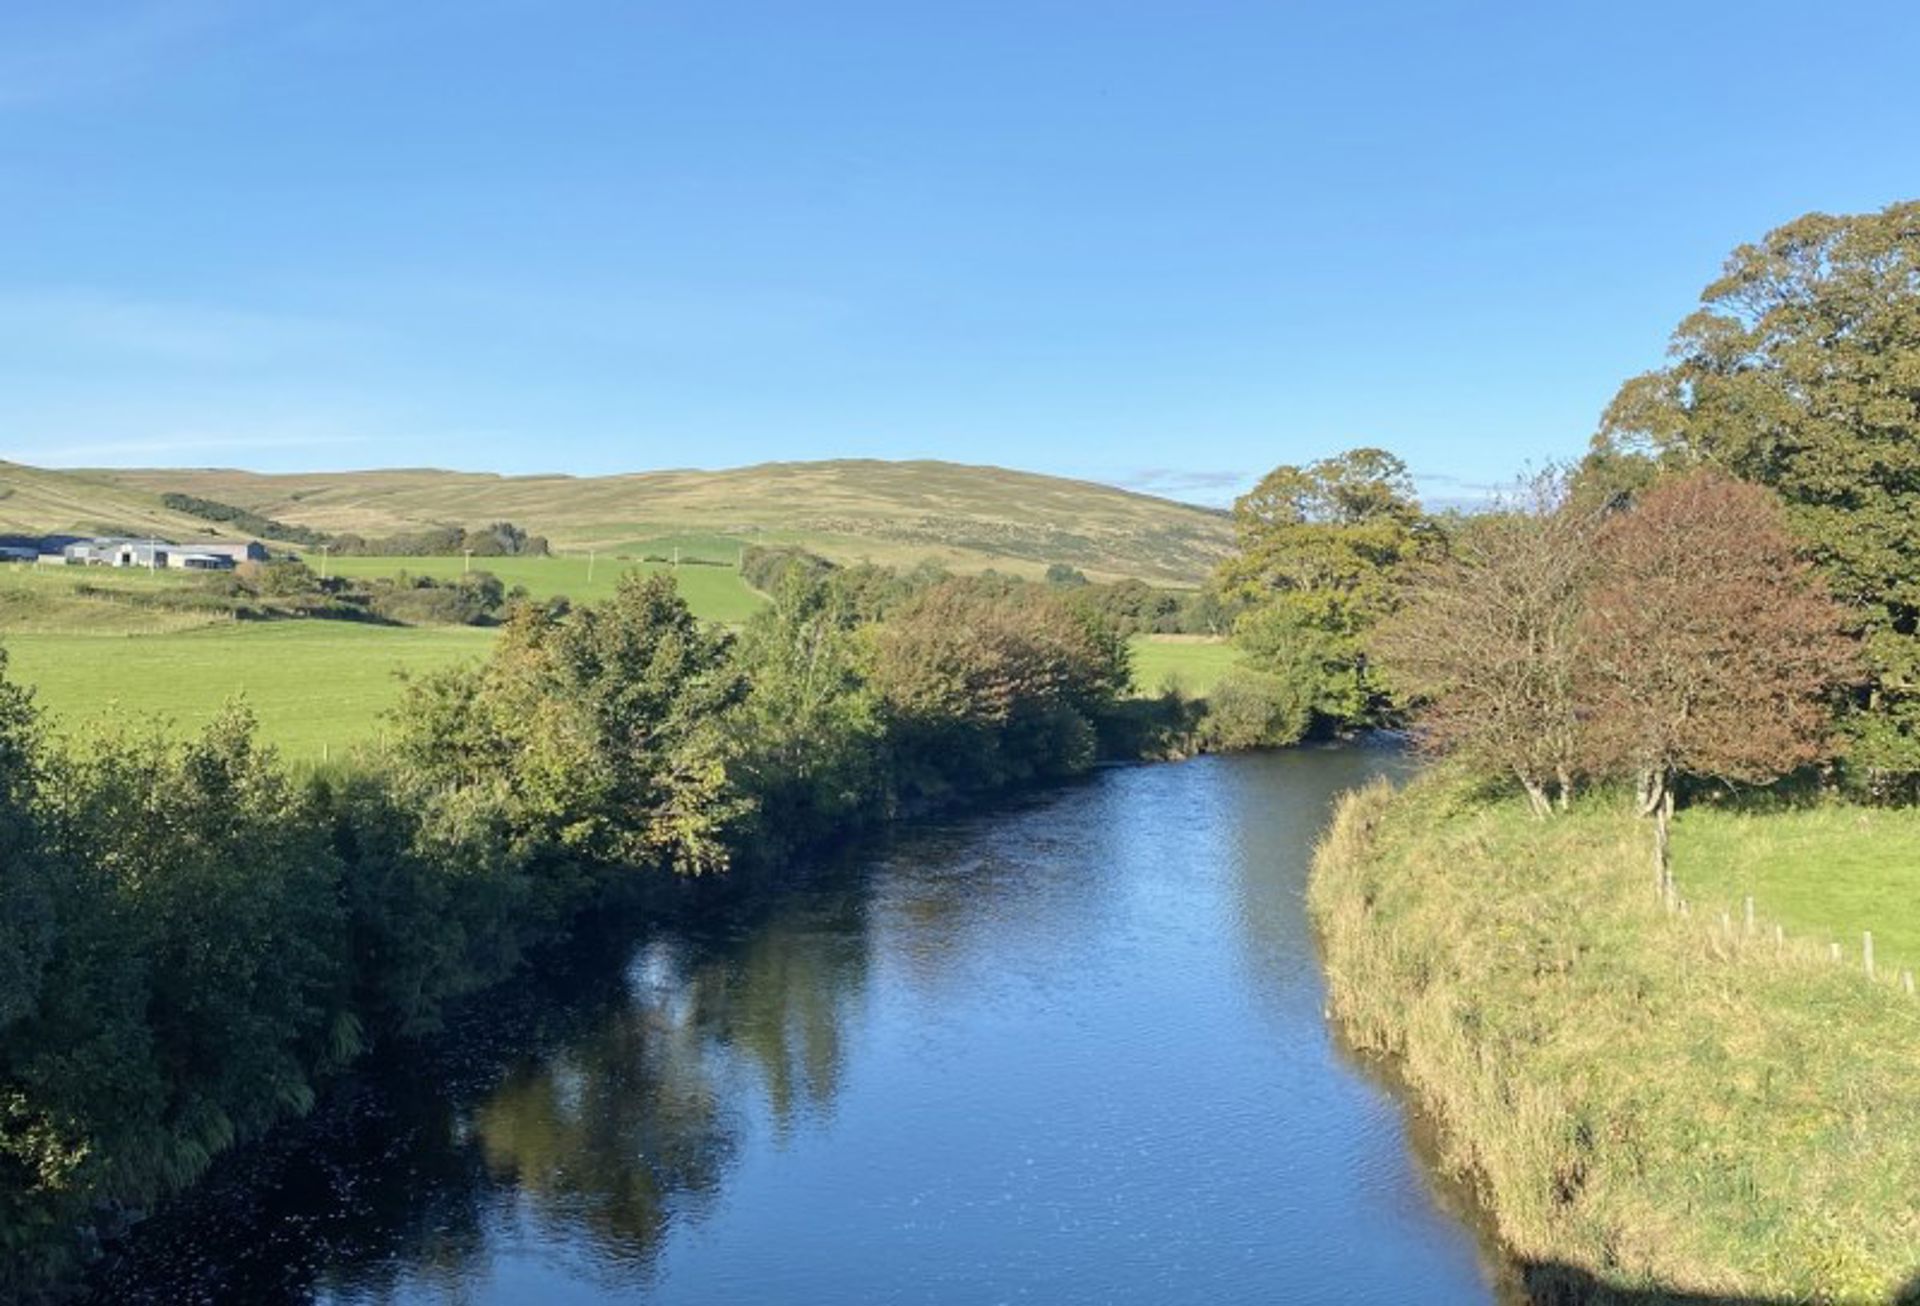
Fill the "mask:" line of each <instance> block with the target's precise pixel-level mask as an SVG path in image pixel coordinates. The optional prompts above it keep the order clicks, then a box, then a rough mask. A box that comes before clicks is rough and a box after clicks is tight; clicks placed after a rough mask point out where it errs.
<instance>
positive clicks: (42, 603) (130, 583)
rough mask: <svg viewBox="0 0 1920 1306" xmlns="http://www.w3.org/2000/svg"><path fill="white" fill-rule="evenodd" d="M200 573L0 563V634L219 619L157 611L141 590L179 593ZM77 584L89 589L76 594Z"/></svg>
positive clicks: (109, 630) (159, 628)
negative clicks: (143, 603)
mask: <svg viewBox="0 0 1920 1306" xmlns="http://www.w3.org/2000/svg"><path fill="white" fill-rule="evenodd" d="M201 581H202V578H201V577H198V576H192V575H189V574H187V573H185V572H178V571H146V570H143V569H141V568H137V567H124V568H123V567H39V566H28V565H21V564H17V563H10V564H7V565H4V566H0V634H19V633H23V632H32V633H35V634H60V635H130V634H163V633H167V632H171V631H180V630H189V629H192V628H194V627H197V626H205V625H210V624H212V623H214V622H216V621H225V620H226V615H225V614H224V613H217V612H172V611H158V610H155V609H154V608H152V607H144V606H140V600H141V598H142V597H143V596H148V595H157V594H162V593H165V592H168V591H171V592H174V593H176V594H177V593H182V592H186V591H191V590H192V589H193V588H194V587H195V586H197V585H198V584H200V583H201ZM82 587H85V589H87V590H89V591H93V592H92V593H90V594H82V592H81V590H82Z"/></svg>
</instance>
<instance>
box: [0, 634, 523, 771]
mask: <svg viewBox="0 0 1920 1306" xmlns="http://www.w3.org/2000/svg"><path fill="white" fill-rule="evenodd" d="M493 637H494V632H493V631H491V630H480V629H474V628H472V627H465V626H456V627H437V628H428V629H421V628H410V627H401V628H396V627H390V626H366V625H359V624H356V623H351V622H339V621H285V622H267V623H259V624H241V625H222V626H218V627H213V628H208V629H204V630H195V631H187V632H184V633H173V634H158V635H135V636H128V637H123V638H111V637H105V636H101V635H47V634H8V635H7V636H6V637H5V640H4V643H5V647H6V650H7V654H8V658H9V667H8V675H9V677H10V678H11V679H13V680H16V681H18V682H19V683H21V684H26V685H31V686H32V687H33V689H34V692H35V697H36V700H37V701H38V702H39V703H40V705H41V706H42V707H43V708H45V709H46V711H47V712H48V714H49V717H50V719H51V721H52V723H53V725H54V727H55V728H56V729H60V730H74V729H84V728H86V727H87V726H90V725H95V724H102V723H114V722H125V721H127V720H128V719H129V717H131V716H140V715H145V716H153V717H159V718H164V719H165V720H166V722H167V723H168V725H169V727H170V728H171V729H173V730H176V731H191V730H196V729H198V728H199V727H201V726H203V725H205V724H206V723H207V722H208V721H210V720H211V719H212V718H213V716H214V714H215V713H217V712H218V711H219V710H220V709H221V707H222V706H223V705H224V704H225V703H226V702H227V701H228V700H229V699H231V698H234V697H236V696H238V697H243V698H245V700H246V701H247V703H248V704H249V706H251V707H252V709H253V711H254V713H255V714H256V715H257V716H258V717H259V719H260V735H261V738H262V740H263V741H264V742H266V743H269V744H272V745H274V746H275V747H277V748H279V749H281V750H282V751H283V752H284V753H285V754H286V755H287V756H288V757H290V758H293V759H296V760H318V759H319V758H320V757H321V755H322V752H323V750H325V751H327V752H330V753H336V754H337V753H341V752H344V751H345V750H347V749H348V748H350V747H352V746H353V745H354V744H356V743H359V742H362V741H364V740H368V739H371V738H372V737H373V736H374V735H375V733H376V731H377V730H378V728H379V720H380V714H381V713H382V712H384V711H386V709H387V708H389V707H390V706H392V704H393V703H394V702H396V701H397V700H398V698H399V693H400V682H399V680H398V678H397V676H396V672H398V671H399V670H400V669H401V668H406V669H409V670H412V671H427V670H432V669H434V668H437V667H443V666H448V665H450V664H452V663H455V662H460V661H463V660H466V659H469V658H478V657H481V656H483V655H484V654H485V653H486V651H487V649H488V647H489V646H490V645H491V643H492V641H493Z"/></svg>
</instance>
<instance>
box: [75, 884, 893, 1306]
mask: <svg viewBox="0 0 1920 1306" xmlns="http://www.w3.org/2000/svg"><path fill="white" fill-rule="evenodd" d="M866 892H867V890H866V881H865V878H864V877H863V876H861V875H860V874H858V873H857V872H856V871H853V870H837V871H828V872H823V873H822V874H821V876H820V882H819V883H816V884H814V885H811V886H807V887H804V888H802V889H801V890H799V891H797V892H794V893H791V894H786V895H782V896H780V897H779V898H778V900H777V901H776V902H774V903H773V904H772V906H773V910H771V911H762V912H757V913H756V912H752V911H750V910H749V909H744V908H741V907H738V906H725V905H722V906H720V907H719V908H717V910H716V914H717V916H718V920H717V921H716V922H715V923H712V924H709V925H706V926H704V927H702V928H700V929H697V930H689V931H671V930H663V931H661V932H659V933H658V934H657V935H656V936H654V937H652V938H650V939H648V940H646V941H644V942H642V943H641V944H640V945H639V946H638V947H637V948H636V949H635V950H634V951H633V952H632V954H631V957H630V959H629V960H628V962H627V963H626V964H625V965H624V966H622V965H620V964H619V962H618V961H617V960H613V961H609V959H608V958H606V957H604V956H602V957H594V958H588V959H580V958H575V959H574V961H575V962H576V963H580V962H582V961H583V960H584V964H580V965H578V966H577V968H576V970H575V971H573V972H571V973H567V974H562V975H551V974H550V975H546V976H536V977H532V978H530V979H528V980H527V981H525V982H522V983H519V984H516V985H513V986H510V987H509V988H508V989H507V990H504V991H501V992H497V993H493V994H488V995H485V996H484V997H483V998H481V999H480V1000H479V1001H477V1002H476V1003H474V1004H473V1009H472V1010H470V1011H468V1012H466V1013H464V1014H463V1018H462V1019H461V1020H460V1021H459V1023H458V1026H457V1027H456V1028H455V1029H454V1030H452V1031H450V1033H449V1035H448V1036H447V1037H445V1038H443V1039H440V1040H436V1041H435V1042H433V1043H432V1044H430V1045H428V1046H426V1047H421V1048H403V1049H401V1050H400V1051H399V1053H398V1060H399V1062H400V1064H397V1065H387V1064H375V1065H372V1066H370V1067H368V1068H367V1070H366V1071H365V1072H364V1073H363V1074H362V1075H361V1076H360V1077H359V1078H357V1079H356V1080H355V1081H354V1082H353V1083H352V1084H350V1085H343V1086H341V1088H340V1089H339V1091H337V1092H335V1093H333V1094H331V1095H330V1096H329V1098H328V1100H327V1102H326V1104H325V1105H324V1106H323V1107H322V1108H321V1110H320V1111H319V1112H317V1113H316V1114H315V1116H314V1117H313V1118H311V1119H309V1120H307V1121H305V1122H302V1123H301V1124H299V1125H297V1126H294V1127H291V1128H288V1129H285V1130H282V1131H280V1132H279V1133H277V1134H276V1135H275V1136H274V1137H273V1138H271V1139H269V1140H268V1141H267V1142H266V1143H263V1144H261V1145H258V1146H255V1147H252V1148H247V1149H243V1150H242V1151H241V1152H239V1153H236V1154H235V1155H234V1156H232V1157H231V1158H230V1159H228V1160H227V1161H225V1162H223V1163H222V1164H221V1165H220V1166H219V1167H218V1168H217V1169H216V1171H215V1173H214V1174H213V1175H211V1176H210V1177H209V1179H208V1181H207V1182H206V1183H204V1184H203V1185H201V1186H200V1187H199V1188H198V1189H196V1190H195V1191H194V1192H192V1193H190V1194H188V1195H187V1196H186V1197H185V1198H183V1199H182V1200H180V1201H178V1202H176V1203H174V1204H173V1205H172V1206H171V1207H169V1208H168V1209H167V1210H166V1211H165V1212H163V1213H162V1214H160V1215H159V1216H157V1217H155V1218H154V1219H151V1220H149V1221H147V1222H146V1223H144V1224H143V1225H141V1226H140V1227H139V1228H138V1229H137V1230H136V1233H135V1235H134V1236H133V1237H132V1238H131V1239H130V1240H129V1243H128V1246H127V1247H126V1248H124V1249H123V1250H122V1251H121V1253H120V1254H118V1255H117V1256H116V1257H115V1258H114V1259H113V1261H112V1262H111V1264H109V1265H108V1266H107V1267H105V1268H104V1269H103V1271H102V1272H101V1273H100V1274H99V1275H98V1276H97V1277H96V1281H95V1285H94V1286H95V1291H96V1294H97V1296H98V1297H99V1299H100V1300H104V1301H154V1302H158V1301H167V1302H172V1301H179V1300H191V1299H203V1298H218V1299H223V1300H224V1299H247V1300H273V1299H280V1298H289V1297H291V1298H304V1297H309V1296H319V1297H322V1298H327V1299H333V1300H340V1301H361V1300H385V1299H389V1298H392V1297H394V1296H396V1295H398V1296H404V1295H407V1294H408V1293H409V1292H423V1291H424V1292H427V1293H430V1294H432V1295H434V1296H436V1297H438V1296H446V1297H452V1298H459V1297H462V1296H467V1295H471V1293H472V1290H473V1289H474V1288H475V1286H476V1285H477V1284H478V1283H479V1282H481V1281H482V1280H484V1279H485V1278H486V1276H487V1273H488V1263H489V1259H490V1258H489V1249H490V1248H491V1247H493V1246H494V1245H495V1244H497V1243H500V1242H503V1241H517V1240H520V1239H522V1238H526V1237H531V1238H535V1239H538V1240H540V1241H546V1242H554V1241H564V1242H566V1243H567V1244H568V1245H569V1246H572V1247H578V1248H581V1249H583V1251H584V1253H585V1257H586V1260H587V1261H588V1262H590V1263H589V1264H585V1265H582V1266H580V1267H579V1269H580V1271H581V1272H582V1273H583V1274H584V1275H585V1276H586V1277H589V1278H592V1279H597V1280H600V1281H602V1282H606V1283H618V1284H619V1285H620V1286H621V1287H623V1288H626V1289H632V1288H634V1287H638V1286H642V1285H644V1282H645V1280H646V1277H647V1274H648V1272H649V1271H650V1268H651V1265H652V1262H653V1258H654V1256H655V1254H656V1252H657V1251H658V1249H659V1247H660V1245H661V1242H662V1240H663V1238H664V1236H665V1234H666V1232H667V1230H668V1229H669V1228H670V1227H671V1225H672V1224H673V1222H674V1221H675V1220H677V1219H682V1218H687V1217H691V1216H695V1215H697V1213H698V1212H699V1211H700V1209H701V1208H702V1207H703V1206H704V1205H705V1204H706V1203H707V1202H709V1201H710V1200H711V1199H712V1197H713V1196H714V1195H715V1194H716V1193H717V1192H718V1190H719V1188H720V1184H721V1181H722V1179H723V1177H724V1175H725V1172H726V1169H727V1166H728V1164H729V1162H730V1161H731V1159H732V1158H733V1156H734V1155H735V1153H736V1151H737V1148H738V1140H739V1137H740V1135H741V1132H742V1131H743V1130H744V1129H747V1128H750V1127H752V1126H753V1124H754V1123H755V1122H756V1121H764V1123H765V1127H766V1128H767V1129H768V1130H769V1131H770V1132H771V1133H772V1135H773V1136H774V1137H775V1138H776V1139H784V1138H785V1137H787V1136H788V1135H789V1134H790V1133H791V1131H792V1130H794V1129H795V1128H797V1127H800V1126H801V1125H803V1124H804V1123H805V1122H806V1121H808V1120H813V1119H825V1118H827V1117H828V1115H829V1114H830V1112H831V1108H832V1104H833V1098H834V1094H835V1091H836V1088H837V1086H838V1083H839V1080H840V1076H841V1070H842V1063H843V1060H844V1051H843V1042H844V1040H843V1026H844V1024H845V1019H846V1013H847V1012H848V1011H849V1010H850V1009H851V1007H852V1006H854V1005H855V1004H857V1003H858V1002H860V1000H861V995H862V992H863V989H864V985H865V976H866V970H867V961H866V958H867V949H866V946H865V939H864V937H863V933H862V929H863V922H864V918H865V911H866V901H865V900H866ZM523 1225H525V1226H531V1228H530V1229H524V1230H523V1228H522V1226H523ZM555 1234H561V1235H564V1238H563V1239H559V1240H556V1239H555V1238H554V1235H555ZM543 1235H544V1236H543Z"/></svg>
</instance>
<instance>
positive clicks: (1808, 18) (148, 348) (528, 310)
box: [0, 0, 1920, 502]
mask: <svg viewBox="0 0 1920 1306" xmlns="http://www.w3.org/2000/svg"><path fill="white" fill-rule="evenodd" d="M1916 38H1920V11H1916V9H1915V8H1914V7H1912V6H1910V5H1906V4H1886V5H1855V4H1844V3H1843V4H1836V5H1828V6H1822V7H1813V8H1809V7H1807V6H1805V5H1804V4H1795V5H1784V4H1772V3H1738V4H1734V3H1727V4H1685V5H1676V4H1671V3H1667V4H1658V5H1655V4H1647V5H1640V4H1621V3H1609V4H1538V3H1525V4H1520V3H1514V4H1448V3H1433V4H1353V5H1336V4H1314V5H1304V4H1303V5H1290V4H1279V3H1265V4H1253V3H1244V4H1236V3H1208V2H1206V0H1178V2H1174V0H1168V2H1166V3H1161V2H1159V0H1151V2H1149V0H1099V2H1095V0H1083V2H1082V3H1074V4H1066V3H1051V2H1049V0H1018V2H1013V0H1009V2H1006V3H959V2H956V3H946V4H938V5H933V4H914V3H900V2H899V0H891V2H881V0H874V2H872V3H853V2H849V0H809V2H807V3H799V2H797V0H796V2H794V3H757V4H740V3H727V2H726V0H698V2H689V3H649V2H648V0H627V2H626V3H575V2H573V0H538V2H537V3H536V2H533V0H460V2H459V3H446V4H441V3H428V2H427V0H408V2H407V3H404V4H396V3H392V2H391V0H379V2H377V3H375V2H368V0H330V2H329V3H327V4H325V5H314V4H311V3H271V2H269V0H247V2H245V3H241V2H237V0H236V2H232V3H223V2H222V0H151V2H149V3H138V4H132V3H129V4H107V3H81V2H78V0H60V2H58V3H43V2H37V0H10V3H8V4H7V5H5V6H4V7H0V456H5V457H13V458H17V459H22V460H25V461H31V462H41V463H46V464H53V465H103V464H119V465H195V466H208V465H220V466H244V467H251V468H258V469H263V470H291V469H307V468H345V467H367V466H416V465H422V464H431V465H437V466H451V467H460V468H470V469H477V470H497V471H506V472H532V471H566V472H576V473H600V472H614V471H630V470H642V469H647V468H655V467H672V466H709V467H711V466H727V465H735V464H740V463H747V462H756V461H761V460H765V459H775V458H819V457H835V456H874V457H939V458H949V459H956V460H961V461H969V462H992V463H1002V464H1007V465H1011V466H1018V467H1025V468H1032V469H1035V470H1040V471H1047V472H1057V473H1064V474H1070V475H1077V476H1086V477H1091V478H1094V479H1098V480H1104V481H1110V482H1114V483H1119V484H1126V485H1131V486H1136V487H1140V488H1147V489H1154V490H1159V491H1161V492H1166V493H1171V494H1174V495H1175V496H1177V497H1184V498H1191V499H1196V500H1201V501H1208V502H1220V501H1223V500H1224V499H1225V498H1226V497H1228V496H1230V495H1231V494H1232V493H1233V492H1235V491H1236V490H1238V489H1240V488H1242V487H1244V486H1245V485H1246V484H1247V483H1249V482H1250V481H1251V480H1252V479H1254V478H1255V477H1256V476H1257V475H1258V474H1259V473H1260V472H1262V471H1264V470H1265V469H1267V468H1269V467H1271V466H1273V465H1274V464H1277V463H1281V462H1293V461H1299V460H1303V459H1308V458H1313V457H1317V456H1321V455H1323V454H1327V453H1331V452H1334V451H1337V450H1339V449H1342V448H1345V447H1349V446H1351V445H1354V444H1360V443H1371V444H1380V445H1384V446H1387V447H1389V448H1392V449H1394V450H1396V451H1398V452H1400V453H1401V454H1402V455H1403V456H1404V457H1406V458H1407V460H1408V461H1409V462H1410V463H1411V464H1412V465H1413V467H1414V469H1415V470H1416V472H1417V473H1418V474H1419V475H1420V477H1421V478H1422V483H1423V485H1424V487H1425V488H1426V489H1427V491H1428V492H1429V493H1430V494H1432V495H1434V496H1436V497H1450V496H1456V495H1470V494H1471V493H1472V492H1473V490H1472V487H1475V486H1480V485H1485V484H1487V483H1490V482H1499V481H1502V480H1505V479H1507V478H1509V477H1510V476H1512V475H1513V474H1514V473H1516V472H1517V471H1519V470H1520V469H1521V468H1522V467H1523V466H1524V465H1526V464H1529V463H1538V462H1539V461H1541V460H1542V459H1545V458H1550V457H1560V456H1567V455H1571V454H1574V453H1577V452H1578V451H1579V450H1580V449H1581V448H1582V447H1583V446H1584V443H1585V441H1586V438H1587V437H1588V435H1589V434H1590V433H1591V431H1592V429H1593V426H1594V423H1595V419H1596V417H1597V415H1598V413H1599V410H1600V409H1601V407H1602V406H1603V405H1604V404H1605V402H1606V400H1607V398H1608V397H1609V396H1610V395H1611V393H1612V391H1613V389H1614V387H1615V386H1616V385H1617V384H1618V382H1619V381H1620V380H1621V379H1622V378H1624V377H1625V376H1627V375H1629V374H1631V373H1633V372H1637V371H1640V370H1643V369H1645V368H1647V367H1649V366H1653V365H1655V364H1657V363H1658V361H1659V360H1660V357H1661V354H1662V351H1663V348H1664V344H1665V341H1666V337H1667V334H1668V333H1669V331H1670V330H1671V328H1672V327H1673V325H1674V324H1675V322H1677V321H1678V320H1679V318H1680V317H1682V316H1683V315H1684V314H1685V313H1686V312H1687V311H1688V310H1689V308H1690V306H1691V305H1692V303H1693V302H1694V300H1695V298H1696V296H1697V294H1698V292H1699V290H1700V288H1701V286H1703V285H1704V284H1705V283H1706V282H1707V281H1708V280H1709V279H1710V278H1711V277H1712V275H1713V274H1714V272H1715V271H1716V269H1717V268H1718V266H1719V264H1720V262H1721V260H1722V259H1723V258H1724V257H1725V256H1726V254H1727V252H1728V251H1729V250H1730V249H1731V248H1732V247H1733V246H1734V245H1736V244H1737V243H1739V242H1741V241H1742V240H1749V239H1753V238H1756V237H1758V236H1759V235H1760V234H1762V233H1763V232H1764V231H1765V230H1767V229H1768V228H1769V227H1771V226H1773V225H1775V224H1777V223H1779V222H1781V221H1784V220H1786V219H1788V218H1791V217H1794V216H1796V215H1797V214H1800V213H1802V212H1805V211H1808V210H1811V209H1825V210H1827V211H1833V212H1846V211H1858V210H1865V209H1872V208H1878V207H1880V206H1881V205H1884V204H1886V203H1888V202H1890V201H1893V200H1895V199H1900V198H1909V197H1912V196H1913V195H1914V194H1916V192H1920V96H1916V95H1914V94H1913V93H1912V69H1913V67H1914V66H1915V56H1916V54H1920V40H1917V39H1916Z"/></svg>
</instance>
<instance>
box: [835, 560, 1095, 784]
mask: <svg viewBox="0 0 1920 1306" xmlns="http://www.w3.org/2000/svg"><path fill="white" fill-rule="evenodd" d="M1130 679H1131V672H1130V668H1129V664H1128V651H1127V645H1126V641H1125V640H1123V639H1121V638H1120V637H1119V636H1118V635H1117V634H1116V633H1115V632H1114V631H1113V630H1112V628H1111V627H1109V626H1107V625H1106V624H1105V623H1103V622H1102V621H1100V620H1099V618H1098V617H1096V616H1095V615H1094V614H1092V613H1089V612H1087V611H1086V610H1085V609H1083V608H1081V607H1079V606H1077V605H1076V604H1074V603H1072V602H1071V601H1069V600H1068V599H1065V598H1062V597H1060V596H1059V595H1056V594H1055V593H1053V592H1051V591H1049V590H1046V589H1044V588H1042V587H1039V586H1019V587H1006V586H1004V584H997V583H996V582H994V581H993V580H991V579H988V578H981V577H974V578H969V579H964V580H963V579H954V580H946V581H942V582H940V583H939V584H936V585H934V586H932V587H931V588H929V589H926V590H924V591H922V592H921V593H919V594H918V595H916V596H915V597H913V598H912V599H909V600H908V601H907V602H906V603H905V604H904V605H902V606H901V608H900V609H899V610H898V611H896V612H895V613H894V614H893V615H892V616H891V617H889V618H888V620H887V621H886V622H885V624H883V625H882V626H881V627H879V629H878V630H877V631H876V632H875V636H874V655H873V666H872V679H871V683H872V685H873V687H874V689H875V691H876V692H877V693H878V694H879V696H880V701H881V705H882V708H883V711H884V713H885V716H886V720H887V724H888V731H889V737H890V740H891V748H892V752H893V755H894V762H895V766H896V768H897V770H898V772H899V773H898V775H897V776H896V782H897V783H898V784H899V785H901V786H902V787H903V788H904V789H905V790H907V791H908V792H909V794H920V795H925V794H930V793H938V792H941V791H944V790H953V789H959V790H966V789H990V788H995V787H998V786H1001V785H1005V784H1007V783H1009V782H1012V781H1020V780H1026V779H1030V778H1033V777H1036V776H1046V775H1062V774H1070V773H1072V772H1074V771H1078V770H1081V769H1084V768H1085V767H1086V766H1088V765H1090V764H1091V763H1092V761H1093V755H1094V745H1095V726H1096V719H1097V718H1098V717H1099V716H1100V715H1101V714H1102V713H1103V712H1104V711H1105V710H1106V709H1107V708H1108V707H1110V706H1111V705H1112V703H1113V701H1114V700H1115V699H1116V698H1117V697H1118V696H1119V695H1120V694H1121V693H1123V692H1125V690H1126V688H1127V686H1128V684H1129V683H1130Z"/></svg>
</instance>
